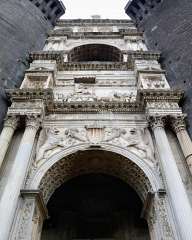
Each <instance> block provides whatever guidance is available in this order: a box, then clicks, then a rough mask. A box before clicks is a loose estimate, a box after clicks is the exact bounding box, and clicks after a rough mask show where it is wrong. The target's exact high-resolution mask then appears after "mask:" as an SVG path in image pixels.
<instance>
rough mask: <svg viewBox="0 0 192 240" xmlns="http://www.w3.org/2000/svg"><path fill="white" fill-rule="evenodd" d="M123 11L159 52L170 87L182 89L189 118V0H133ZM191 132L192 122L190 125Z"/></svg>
mask: <svg viewBox="0 0 192 240" xmlns="http://www.w3.org/2000/svg"><path fill="white" fill-rule="evenodd" d="M125 10H126V13H127V14H128V15H129V16H130V17H131V18H132V19H133V20H134V21H135V23H136V25H137V26H138V28H139V29H140V30H142V31H144V35H145V40H146V44H147V46H148V48H149V49H150V50H159V51H161V53H162V58H161V62H162V65H163V67H164V68H165V69H166V72H167V78H168V81H169V84H170V85H171V87H174V88H181V89H184V90H185V99H184V104H183V107H184V111H185V112H186V113H187V114H188V116H189V122H190V121H191V120H192V111H191V104H192V81H191V75H192V67H191V63H192V57H191V52H192V50H191V49H192V48H191V44H192V42H191V36H192V24H191V22H192V15H191V10H192V2H191V1H190V0H182V1H180V0H164V1H163V0H150V1H149V0H132V1H129V3H128V4H127V6H126V8H125ZM189 130H190V133H191V134H192V125H191V126H190V129H189Z"/></svg>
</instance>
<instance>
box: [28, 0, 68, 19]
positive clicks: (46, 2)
mask: <svg viewBox="0 0 192 240" xmlns="http://www.w3.org/2000/svg"><path fill="white" fill-rule="evenodd" d="M29 1H30V2H32V3H33V4H34V5H35V6H36V7H38V8H39V9H40V10H41V12H42V13H43V14H44V16H45V18H46V19H47V20H49V21H50V22H51V23H52V24H54V23H55V21H56V20H57V19H58V18H59V17H60V16H62V15H63V14H64V13H65V6H64V4H63V3H62V2H61V1H60V0H43V1H42V0H29Z"/></svg>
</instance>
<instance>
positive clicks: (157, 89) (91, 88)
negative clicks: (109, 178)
mask: <svg viewBox="0 0 192 240" xmlns="http://www.w3.org/2000/svg"><path fill="white" fill-rule="evenodd" d="M90 45H94V48H97V46H98V48H99V47H102V45H104V46H105V47H106V49H107V47H108V46H110V47H113V48H114V52H113V54H112V55H110V51H111V50H110V51H109V52H105V51H104V52H103V54H109V55H110V56H111V58H116V57H117V54H119V56H122V57H121V59H120V60H119V61H114V60H113V59H111V61H104V60H103V61H101V60H98V61H97V59H96V58H94V61H91V60H90V58H91V56H92V54H94V52H93V53H90V52H89V53H86V54H88V55H89V61H85V60H84V61H80V60H79V61H78V57H82V52H81V47H84V48H85V51H88V50H87V49H86V46H88V47H89V46H90ZM74 48H75V49H76V48H77V51H76V50H75V51H74V52H73V54H77V56H74V55H72V54H71V52H72V51H73V50H74ZM70 54H71V56H70ZM78 54H79V56H78ZM86 54H85V55H86ZM101 55H102V53H99V57H100V56H101ZM110 56H109V57H110ZM159 57H160V54H159V53H154V52H150V51H148V50H147V48H146V46H145V43H144V40H143V36H142V33H139V32H138V31H137V29H136V28H135V27H134V25H133V24H132V22H131V21H129V20H101V19H99V20H60V21H59V22H58V24H57V26H56V27H55V29H54V30H53V31H52V32H51V33H50V35H49V37H48V39H47V42H46V45H45V47H44V50H43V51H41V52H35V53H32V54H31V59H32V62H31V64H30V68H29V69H28V70H27V71H26V74H25V78H24V80H23V84H22V86H21V88H20V89H17V90H16V89H10V90H8V91H7V94H8V96H9V97H10V99H11V101H12V105H11V106H10V108H9V110H8V113H7V117H6V119H5V124H4V128H3V131H2V133H1V137H0V149H1V152H0V168H1V170H0V177H1V178H0V239H1V240H8V239H10V240H12V239H14V240H22V239H23V240H32V239H33V240H39V239H41V229H42V224H43V221H44V219H45V218H46V217H47V216H48V213H47V209H46V204H47V202H48V201H49V198H50V196H51V195H52V193H53V192H54V191H55V190H56V189H57V188H58V187H59V186H60V185H61V184H62V183H63V182H64V181H66V178H68V177H73V168H74V172H76V173H77V172H79V174H80V173H82V172H83V171H85V172H86V173H87V172H89V171H92V172H93V171H94V169H95V171H97V167H98V166H95V165H94V164H93V165H91V164H90V163H86V161H85V162H83V163H82V164H83V166H84V168H83V169H81V168H79V169H78V166H74V165H73V164H72V163H73V161H74V158H75V156H76V155H75V154H78V151H90V150H91V151H93V152H94V150H97V151H103V152H108V153H110V152H111V153H116V154H118V155H119V159H115V160H114V161H113V164H110V166H109V163H108V162H107V161H106V163H105V164H102V166H103V167H102V168H103V170H101V171H103V172H109V174H113V173H114V172H116V175H118V177H120V178H121V179H122V180H124V181H126V182H127V183H128V184H130V185H131V186H132V187H133V188H134V189H135V191H136V192H137V193H138V195H139V196H140V197H141V199H142V201H143V205H144V211H143V212H144V217H145V218H146V220H147V222H148V227H149V231H150V236H151V240H162V239H163V240H173V239H177V240H179V239H180V240H191V239H192V227H191V222H192V208H191V199H192V198H191V192H192V187H191V186H192V185H191V173H192V144H191V140H190V138H189V135H188V133H187V130H186V126H185V117H186V116H185V115H184V114H183V113H182V109H181V108H180V107H179V102H180V100H181V98H182V97H183V92H182V91H181V90H173V89H171V88H170V87H169V84H168V82H167V80H166V76H165V72H164V71H163V70H162V68H161V66H160V64H159V62H158V60H159ZM70 58H71V59H73V58H74V59H76V61H75V62H74V61H71V60H70ZM107 60H109V59H107ZM168 130H169V131H170V130H171V132H172V135H173V137H172V139H173V140H172V141H171V140H170V137H169V134H168V132H167V131H168ZM176 144H177V146H178V147H177V149H176V147H175V146H176ZM174 149H176V150H174ZM177 151H178V152H179V154H178V152H177ZM178 158H179V160H178ZM117 162H119V165H117ZM178 162H179V163H178ZM61 166H62V168H61ZM119 166H120V167H119ZM181 168H182V169H181ZM61 169H62V171H61ZM114 169H116V170H115V171H114ZM183 169H184V170H183ZM184 179H185V180H184Z"/></svg>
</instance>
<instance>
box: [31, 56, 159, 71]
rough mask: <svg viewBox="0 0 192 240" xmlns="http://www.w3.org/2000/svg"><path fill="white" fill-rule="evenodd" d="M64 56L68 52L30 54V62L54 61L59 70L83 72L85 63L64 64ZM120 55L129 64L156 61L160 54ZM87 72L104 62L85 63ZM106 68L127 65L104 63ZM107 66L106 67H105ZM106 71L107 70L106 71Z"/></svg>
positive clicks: (101, 65)
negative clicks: (139, 61)
mask: <svg viewBox="0 0 192 240" xmlns="http://www.w3.org/2000/svg"><path fill="white" fill-rule="evenodd" d="M64 54H68V52H65V51H39V52H33V53H31V54H30V61H31V62H32V61H34V60H55V61H56V62H57V63H58V64H61V68H62V66H63V68H69V69H70V68H71V67H72V68H73V67H74V66H79V67H77V68H76V69H75V70H81V68H83V70H86V69H84V68H85V66H86V65H85V62H65V63H64V56H63V55H64ZM122 54H127V55H128V62H129V63H130V62H131V61H132V60H157V61H159V59H160V56H161V54H160V52H151V51H122ZM86 64H87V67H88V70H91V69H90V67H91V66H92V67H94V68H99V65H100V67H101V69H102V68H103V66H104V65H103V64H104V62H97V63H94V62H92V63H90V62H89V63H86ZM105 64H106V68H110V66H115V65H119V67H118V68H121V67H120V65H121V64H122V68H125V65H126V64H127V63H124V62H118V63H116V62H115V63H114V62H111V63H105ZM107 64H108V65H107ZM112 68H113V69H114V70H116V67H112ZM106 70H107V69H106Z"/></svg>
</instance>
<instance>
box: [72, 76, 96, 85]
mask: <svg viewBox="0 0 192 240" xmlns="http://www.w3.org/2000/svg"><path fill="white" fill-rule="evenodd" d="M74 82H75V83H84V84H94V83H95V82H96V80H95V77H79V78H78V77H77V78H74Z"/></svg>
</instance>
